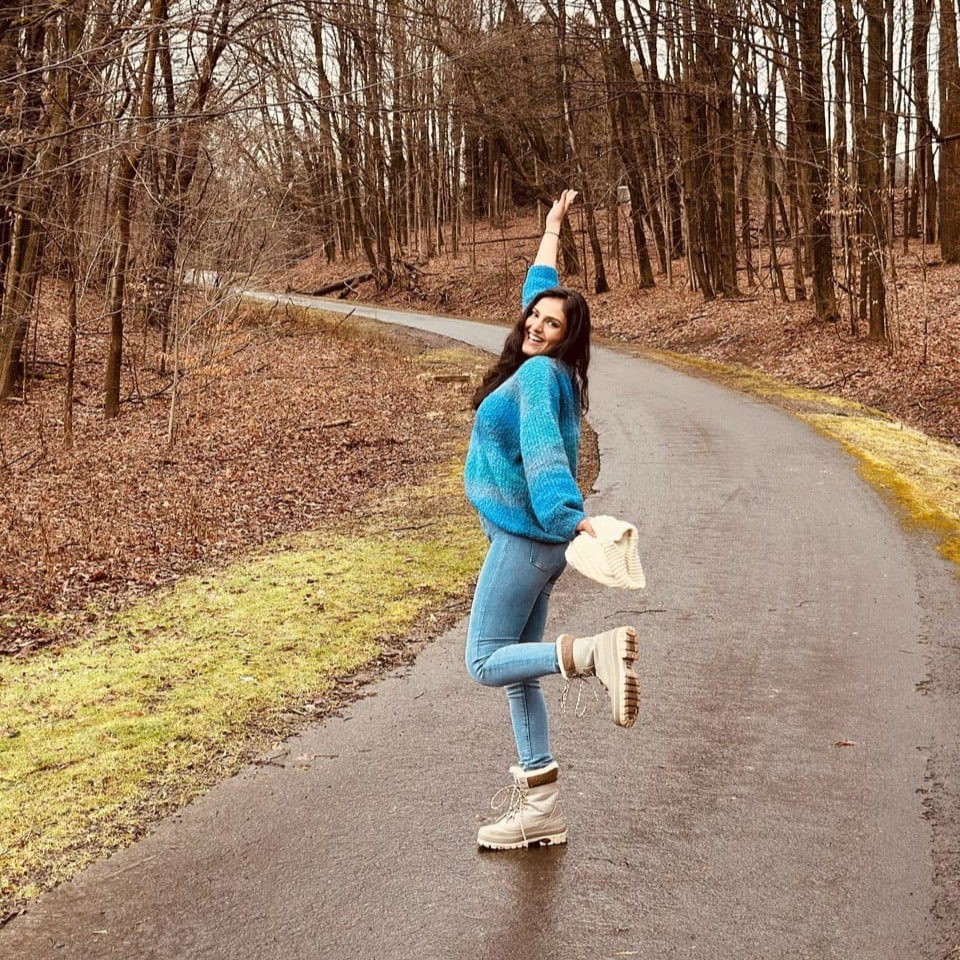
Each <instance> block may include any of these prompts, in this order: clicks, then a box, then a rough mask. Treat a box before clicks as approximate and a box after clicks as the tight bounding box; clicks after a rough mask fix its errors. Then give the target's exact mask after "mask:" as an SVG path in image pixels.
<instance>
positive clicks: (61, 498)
mask: <svg viewBox="0 0 960 960" xmlns="http://www.w3.org/2000/svg"><path fill="white" fill-rule="evenodd" d="M61 307H62V303H61V302H60V300H59V293H58V291H57V290H55V289H48V290H47V292H46V293H45V295H44V299H43V302H42V310H43V314H44V322H43V324H42V325H40V331H41V333H40V339H39V341H38V342H37V343H36V344H32V343H31V345H30V349H31V351H32V352H35V355H36V357H37V358H38V360H41V361H47V362H46V363H39V364H37V366H36V367H35V368H34V369H38V370H42V371H51V372H52V375H50V376H48V377H44V378H43V379H41V380H35V379H31V380H29V381H28V383H27V386H26V393H25V398H24V401H25V402H17V401H14V402H8V403H5V404H3V406H2V407H0V556H2V558H3V560H2V566H0V611H2V618H0V651H2V652H5V653H16V652H21V651H25V650H29V649H31V648H32V647H33V646H35V645H37V644H39V643H43V642H47V641H50V640H57V639H60V638H61V637H62V636H63V634H64V632H65V631H67V630H69V629H70V623H69V621H67V622H66V623H60V622H59V620H58V618H57V617H56V616H53V617H51V618H49V619H46V618H44V617H43V616H40V617H38V616H37V615H38V614H40V615H43V614H50V615H57V614H60V613H64V612H72V613H76V612H78V611H82V610H84V609H85V607H86V606H87V605H88V604H89V603H90V601H97V602H98V603H101V602H102V601H104V600H107V599H110V598H121V597H126V596H130V595H131V594H134V593H139V592H142V591H146V590H149V589H151V588H154V587H156V586H157V585H160V584H165V583H169V582H171V581H173V580H174V579H176V578H177V577H179V576H181V575H182V574H184V573H185V572H187V571H191V570H195V569H197V568H198V567H199V566H201V565H204V564H208V563H216V562H218V561H221V560H223V559H225V558H227V557H228V556H231V555H235V554H237V553H238V552H240V551H243V550H245V549H249V548H251V547H254V546H256V545H258V544H261V543H263V542H264V541H266V540H269V539H270V538H273V537H276V536H278V535H281V534H286V533H293V532H296V531H300V530H305V529H316V528H318V527H322V526H323V524H325V523H327V522H330V520H331V519H332V518H338V517H341V516H342V515H344V514H349V512H350V511H351V510H353V509H355V508H356V506H357V504H358V503H359V501H360V499H361V498H363V497H364V496H366V495H368V494H370V493H371V492H372V491H376V490H379V489H391V488H393V487H395V486H397V485H400V484H406V483H412V482H413V483H415V482H418V481H422V480H423V479H424V477H425V471H426V469H427V468H428V467H429V466H430V465H431V464H434V463H436V462H439V461H440V460H441V459H443V458H444V456H445V455H449V454H448V453H447V450H448V447H447V445H446V443H445V441H446V440H449V435H448V433H445V431H449V429H450V428H449V423H450V421H451V417H450V416H447V414H452V413H456V412H462V411H463V410H464V409H465V408H466V407H467V405H468V395H467V392H466V391H467V388H466V387H465V386H464V384H462V383H460V382H451V381H447V382H444V381H441V380H437V379H435V378H434V377H433V376H423V375H422V369H421V368H419V367H418V366H417V364H416V360H415V354H416V353H417V352H419V351H420V350H422V349H423V344H422V342H418V341H415V340H414V339H412V337H409V336H408V337H407V339H406V341H405V346H404V347H403V348H398V340H397V339H396V336H397V335H394V336H393V337H387V336H385V335H381V334H379V333H377V332H376V331H372V330H371V329H370V328H369V327H360V326H359V325H358V324H357V323H356V321H346V322H343V321H341V322H337V323H334V324H331V325H328V326H327V327H325V328H323V327H320V326H318V325H311V326H307V325H305V324H304V323H302V322H301V321H300V320H299V319H297V318H295V317H292V316H287V315H285V314H284V313H283V312H282V311H280V312H274V313H273V314H272V315H271V316H270V317H269V318H268V319H267V320H262V319H261V320H252V319H250V320H244V319H242V318H241V319H239V320H238V319H237V318H236V317H230V316H229V315H227V316H226V317H225V316H224V315H223V314H219V315H215V318H216V319H215V322H214V321H210V323H212V324H213V325H212V326H211V325H210V324H208V325H207V326H206V327H205V328H204V329H200V328H198V329H197V330H195V331H194V333H193V334H192V335H191V341H190V343H189V344H185V346H184V351H183V354H182V363H183V374H184V379H183V381H182V384H181V388H182V393H181V396H180V398H179V403H178V407H177V435H176V440H175V442H174V443H173V444H168V442H167V428H168V417H169V412H170V389H169V384H170V377H169V376H166V377H164V376H161V375H159V374H158V373H157V372H156V369H155V363H154V360H155V358H154V357H153V356H152V355H151V354H150V352H149V350H144V349H143V345H144V344H148V345H152V344H153V342H154V341H155V340H156V334H155V333H154V332H150V333H147V334H146V335H145V334H144V332H143V331H141V330H136V329H131V330H129V331H128V337H129V343H128V347H127V349H128V357H129V360H130V364H131V369H128V371H127V373H128V376H127V379H126V381H125V389H127V390H129V391H130V394H129V395H128V397H127V402H125V403H124V404H123V410H122V413H121V416H120V418H119V419H117V420H115V421H112V422H104V421H103V419H102V416H101V404H100V396H99V386H100V381H101V378H102V370H103V365H102V364H103V351H104V348H105V343H106V341H105V338H104V336H103V329H104V327H103V321H102V320H100V319H99V318H98V317H97V316H96V315H95V314H92V313H91V314H89V315H88V316H87V317H86V318H85V320H84V323H83V328H82V331H81V332H82V335H83V336H82V339H81V345H80V367H79V370H78V382H79V387H78V391H77V405H76V408H75V409H76V412H75V419H76V425H75V436H76V443H75V446H74V449H72V450H69V451H67V450H64V449H63V445H62V409H61V407H62V389H63V385H62V382H61V373H62V371H60V370H59V369H58V368H57V367H56V366H55V365H54V364H55V362H56V361H57V360H58V359H59V357H60V356H61V355H62V350H63V347H62V345H63V343H64V336H63V329H62V324H61V323H60V322H59V321H58V319H57V318H58V317H59V316H62V312H61ZM89 309H90V310H91V311H93V310H95V305H91V306H90V308H89ZM132 370H136V374H137V376H136V380H135V381H134V379H133V377H132V376H131V372H132Z"/></svg>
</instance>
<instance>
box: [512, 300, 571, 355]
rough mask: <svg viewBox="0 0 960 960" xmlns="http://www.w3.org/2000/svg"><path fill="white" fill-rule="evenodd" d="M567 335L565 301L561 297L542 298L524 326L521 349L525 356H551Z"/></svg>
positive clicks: (534, 306)
mask: <svg viewBox="0 0 960 960" xmlns="http://www.w3.org/2000/svg"><path fill="white" fill-rule="evenodd" d="M566 334H567V318H566V317H565V316H564V315H563V300H561V299H560V297H541V298H540V299H539V300H538V301H537V302H536V303H535V304H534V305H533V309H532V310H531V311H530V316H528V317H527V319H526V322H525V323H524V325H523V344H522V345H521V347H520V349H521V350H522V351H523V353H524V355H525V356H528V357H535V356H537V355H538V354H541V353H542V354H547V355H549V354H551V353H553V352H554V351H555V350H556V349H557V347H559V346H560V344H561V343H563V338H564V337H565V336H566Z"/></svg>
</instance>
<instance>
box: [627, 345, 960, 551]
mask: <svg viewBox="0 0 960 960" xmlns="http://www.w3.org/2000/svg"><path fill="white" fill-rule="evenodd" d="M640 352H641V353H642V355H645V356H648V357H650V358H651V359H653V360H656V361H658V362H661V363H666V364H668V365H669V366H673V367H675V368H676V369H679V370H683V371H686V372H694V373H699V374H701V375H703V376H706V377H709V378H710V379H712V380H715V381H717V382H719V383H722V384H724V385H725V386H729V387H732V388H733V389H735V390H740V391H742V392H744V393H750V394H752V395H753V396H756V397H759V398H761V399H763V400H767V401H769V402H772V403H776V404H778V405H779V406H781V407H784V408H786V409H787V410H789V411H790V412H792V413H793V414H795V415H796V416H798V417H799V418H800V419H801V420H805V421H806V422H807V423H809V424H810V425H811V426H812V427H813V428H814V429H815V430H817V431H818V432H819V433H821V434H823V435H824V436H827V437H829V438H830V439H832V440H835V441H836V442H838V443H839V444H840V445H841V446H842V447H843V448H844V449H845V450H846V451H847V452H848V453H850V454H851V455H852V456H854V457H855V458H856V459H857V460H858V461H859V467H858V469H859V472H860V475H861V476H862V477H863V478H864V479H865V480H866V481H867V482H868V483H870V484H871V485H872V486H873V487H874V488H876V489H877V490H878V491H880V493H882V494H883V495H884V496H885V497H887V498H888V499H889V500H890V501H891V503H893V504H894V506H895V507H896V510H897V514H898V516H899V517H900V519H901V520H902V521H903V522H904V523H906V524H908V525H909V526H911V527H914V528H917V529H926V530H930V531H932V532H933V534H934V535H935V536H936V537H937V539H938V549H939V552H940V554H941V556H943V557H944V559H946V560H949V561H951V562H952V563H954V564H957V565H958V566H960V449H958V448H957V447H956V446H953V445H951V444H948V443H944V442H942V441H940V440H935V439H933V438H932V437H928V436H927V435H926V434H924V433H921V432H920V431H918V430H914V429H912V428H911V427H908V426H906V425H905V424H903V423H901V422H900V421H899V420H896V419H894V418H893V417H891V416H889V415H888V414H886V413H884V412H883V411H881V410H875V409H873V408H871V407H866V406H864V405H863V404H860V403H857V402H855V401H853V400H847V399H844V398H842V397H835V396H830V395H829V394H823V393H820V392H819V391H817V390H811V389H809V388H804V387H797V386H793V385H791V384H787V383H782V382H781V381H779V380H775V379H774V378H773V377H768V376H766V375H765V374H762V373H758V372H757V371H755V370H748V369H745V368H743V367H730V366H725V365H723V364H719V363H714V362H712V361H708V360H702V359H699V358H695V357H687V356H682V355H678V354H673V353H666V352H663V351H653V350H643V351H640Z"/></svg>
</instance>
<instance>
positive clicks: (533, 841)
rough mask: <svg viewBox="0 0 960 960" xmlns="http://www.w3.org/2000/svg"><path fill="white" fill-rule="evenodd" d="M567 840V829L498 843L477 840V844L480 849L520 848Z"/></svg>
mask: <svg viewBox="0 0 960 960" xmlns="http://www.w3.org/2000/svg"><path fill="white" fill-rule="evenodd" d="M566 842H567V831H566V830H562V831H561V832H560V833H548V834H546V835H544V836H542V837H527V839H526V840H518V841H516V842H515V843H498V842H497V841H494V840H486V841H483V840H480V839H478V840H477V846H478V847H480V849H481V850H522V849H523V848H524V847H553V846H556V845H557V844H560V843H566Z"/></svg>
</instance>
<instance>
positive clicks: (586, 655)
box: [557, 627, 640, 727]
mask: <svg viewBox="0 0 960 960" xmlns="http://www.w3.org/2000/svg"><path fill="white" fill-rule="evenodd" d="M636 659H637V631H636V630H634V628H633V627H617V628H616V629H615V630H608V631H607V632H606V633H598V634H597V635H596V636H593V637H572V636H570V634H568V633H565V634H563V635H562V636H560V637H558V638H557V660H558V662H559V663H560V672H561V673H562V674H563V676H564V679H566V680H572V679H573V678H574V677H593V676H595V677H596V678H597V679H598V680H599V681H600V682H601V683H602V684H603V685H604V687H606V690H607V693H608V694H610V706H611V709H612V711H613V722H614V723H615V724H617V726H618V727H632V726H633V723H634V721H635V720H636V719H637V713H638V712H639V710H640V679H639V677H638V676H637V674H636V673H635V672H634V670H633V669H632V668H631V666H630V665H631V664H632V663H633V661H634V660H636Z"/></svg>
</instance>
